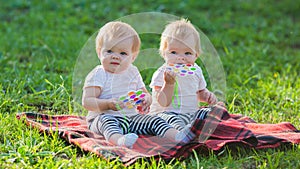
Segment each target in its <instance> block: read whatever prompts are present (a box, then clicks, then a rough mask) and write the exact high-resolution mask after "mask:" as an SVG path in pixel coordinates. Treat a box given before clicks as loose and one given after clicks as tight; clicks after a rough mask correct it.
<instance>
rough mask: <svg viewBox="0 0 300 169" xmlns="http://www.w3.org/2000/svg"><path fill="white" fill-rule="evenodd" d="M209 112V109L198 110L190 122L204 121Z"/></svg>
mask: <svg viewBox="0 0 300 169" xmlns="http://www.w3.org/2000/svg"><path fill="white" fill-rule="evenodd" d="M210 111H211V107H205V108H200V109H199V110H198V111H197V112H196V113H195V116H194V118H192V122H193V121H194V120H196V119H201V120H204V119H205V118H206V117H207V115H208V113H209V112H210Z"/></svg>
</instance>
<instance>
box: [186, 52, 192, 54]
mask: <svg viewBox="0 0 300 169" xmlns="http://www.w3.org/2000/svg"><path fill="white" fill-rule="evenodd" d="M184 54H185V55H192V53H191V52H185V53H184Z"/></svg>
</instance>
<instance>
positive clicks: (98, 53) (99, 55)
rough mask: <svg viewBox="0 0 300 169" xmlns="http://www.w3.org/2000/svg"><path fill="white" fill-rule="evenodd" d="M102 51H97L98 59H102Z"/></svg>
mask: <svg viewBox="0 0 300 169" xmlns="http://www.w3.org/2000/svg"><path fill="white" fill-rule="evenodd" d="M100 51H101V50H97V51H96V52H97V56H98V58H99V59H100V58H101V54H100V53H101V52H100Z"/></svg>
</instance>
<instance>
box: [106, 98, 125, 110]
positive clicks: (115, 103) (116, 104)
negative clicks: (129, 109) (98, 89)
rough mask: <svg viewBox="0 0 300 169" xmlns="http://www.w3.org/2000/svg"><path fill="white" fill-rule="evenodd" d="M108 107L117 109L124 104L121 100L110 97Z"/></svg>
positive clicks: (121, 107)
mask: <svg viewBox="0 0 300 169" xmlns="http://www.w3.org/2000/svg"><path fill="white" fill-rule="evenodd" d="M108 107H109V109H110V110H114V111H118V110H121V109H123V108H124V107H125V105H124V104H123V102H122V101H120V100H118V99H116V98H112V99H108Z"/></svg>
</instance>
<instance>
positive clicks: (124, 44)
mask: <svg viewBox="0 0 300 169" xmlns="http://www.w3.org/2000/svg"><path fill="white" fill-rule="evenodd" d="M116 42H117V41H116ZM116 42H115V41H111V42H106V43H104V44H103V46H102V48H101V50H100V53H99V54H98V55H99V58H100V61H101V64H102V66H103V68H104V70H106V71H108V72H110V73H120V72H122V71H124V70H126V69H127V68H128V67H129V65H130V64H131V63H132V62H133V61H134V56H133V53H132V51H131V49H132V45H133V40H132V38H127V39H124V40H121V41H120V42H117V43H116ZM114 43H115V44H114Z"/></svg>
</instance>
